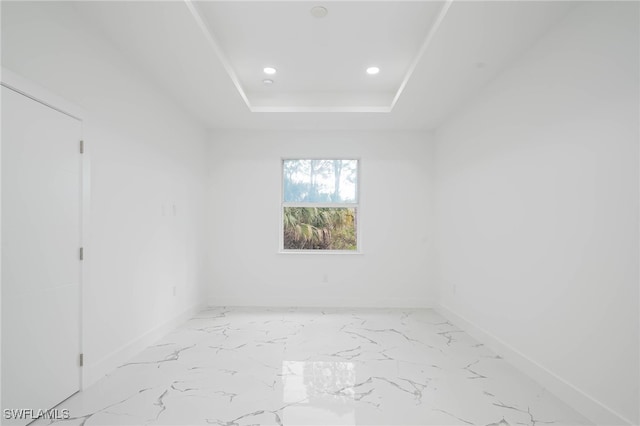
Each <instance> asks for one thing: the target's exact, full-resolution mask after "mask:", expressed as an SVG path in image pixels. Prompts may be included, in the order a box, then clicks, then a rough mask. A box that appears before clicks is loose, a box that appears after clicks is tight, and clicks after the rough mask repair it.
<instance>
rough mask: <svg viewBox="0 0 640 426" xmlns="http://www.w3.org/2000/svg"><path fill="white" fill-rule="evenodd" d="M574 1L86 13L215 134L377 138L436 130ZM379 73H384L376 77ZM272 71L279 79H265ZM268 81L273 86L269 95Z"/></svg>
mask: <svg viewBox="0 0 640 426" xmlns="http://www.w3.org/2000/svg"><path fill="white" fill-rule="evenodd" d="M575 4H576V3H575V2H560V1H549V2H542V1H531V2H529V1H504V2H500V1H464V2H463V1H457V0H456V1H453V2H441V1H408V2H403V1H325V2H318V1H305V0H299V1H279V2H274V1H264V0H263V1H255V2H248V1H237V0H236V1H209V2H206V1H205V2H189V1H188V0H187V1H185V2H183V1H146V2H137V1H131V2H129V1H119V2H107V1H104V2H103V1H98V2H78V3H77V4H76V7H77V9H78V10H79V11H80V12H81V13H82V14H84V15H85V16H86V17H87V19H89V20H90V22H92V25H93V26H95V27H96V28H97V29H98V31H101V32H102V33H103V34H104V35H105V36H106V37H107V38H109V39H110V40H111V41H112V42H113V43H114V44H115V45H116V47H117V48H118V49H119V50H121V51H122V52H123V54H124V55H125V56H126V57H128V58H129V60H130V61H131V62H132V63H133V64H134V65H135V66H137V67H138V68H139V69H141V71H142V72H143V73H144V74H145V75H146V76H148V78H149V79H151V80H152V81H153V82H155V84H156V85H157V86H158V87H159V88H160V89H161V90H163V91H165V92H166V93H167V94H168V96H170V97H171V98H172V99H173V100H174V101H175V102H176V103H177V104H179V105H180V106H181V107H182V108H183V109H184V110H185V111H187V112H188V113H190V114H191V115H193V116H194V117H196V118H197V119H198V120H200V121H201V122H202V123H203V124H204V125H205V126H207V127H208V128H251V129H263V128H267V129H309V128H310V129H368V130H377V129H432V128H435V127H436V126H437V125H438V124H439V123H441V122H442V120H444V119H445V118H446V117H447V115H448V114H450V113H451V112H452V111H453V110H455V109H456V108H457V107H459V106H460V105H461V104H463V103H464V102H465V101H466V100H468V99H469V98H470V97H471V96H473V94H475V93H477V92H478V90H479V89H480V88H481V87H482V86H484V85H486V84H487V83H488V82H489V81H490V80H491V79H492V78H493V77H495V76H496V75H497V74H498V73H499V72H500V71H501V70H503V69H504V68H505V67H506V66H508V65H509V64H510V63H511V62H513V61H514V60H515V59H517V57H518V55H520V54H522V53H523V52H524V51H526V49H527V48H528V47H530V46H531V45H532V44H533V43H534V42H535V41H536V40H537V39H538V38H539V37H541V36H542V35H543V34H544V33H545V32H546V31H547V30H548V29H549V28H550V27H551V26H552V25H553V24H554V23H555V22H557V21H558V20H559V19H560V18H561V17H562V16H563V15H564V14H566V13H567V12H568V10H569V9H570V8H571V7H573V6H575ZM317 5H322V6H324V7H326V8H327V9H328V14H327V16H326V17H325V18H315V17H313V16H312V15H311V14H310V9H311V8H312V7H314V6H317ZM370 65H376V66H379V67H380V70H381V71H380V74H378V75H376V76H369V75H367V74H366V73H365V69H366V67H368V66H370ZM265 66H273V67H275V68H277V69H278V72H277V73H276V75H275V76H273V77H268V76H265V75H264V74H263V72H262V69H263V67H265ZM264 78H272V79H273V80H274V81H275V83H274V84H273V85H271V86H269V87H266V86H265V85H264V84H263V83H262V80H263V79H264ZM371 111H375V112H371Z"/></svg>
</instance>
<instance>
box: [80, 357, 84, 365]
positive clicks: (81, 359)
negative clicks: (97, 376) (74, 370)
mask: <svg viewBox="0 0 640 426" xmlns="http://www.w3.org/2000/svg"><path fill="white" fill-rule="evenodd" d="M83 366H84V354H80V367H83Z"/></svg>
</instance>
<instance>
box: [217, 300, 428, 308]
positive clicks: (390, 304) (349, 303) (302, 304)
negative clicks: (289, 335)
mask: <svg viewBox="0 0 640 426" xmlns="http://www.w3.org/2000/svg"><path fill="white" fill-rule="evenodd" d="M208 305H209V306H238V307H265V308H290V307H297V308H365V309H366V308H389V309H431V308H433V307H435V306H436V303H435V301H434V300H433V299H429V298H413V299H406V298H391V299H332V298H323V299H318V298H316V299H314V300H313V301H311V302H310V301H309V300H299V299H284V298H281V297H278V298H277V299H272V300H271V299H260V300H259V301H253V300H250V299H247V298H240V297H216V298H215V299H211V300H209V304H208Z"/></svg>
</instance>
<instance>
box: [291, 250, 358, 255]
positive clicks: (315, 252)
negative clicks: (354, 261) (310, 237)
mask: <svg viewBox="0 0 640 426" xmlns="http://www.w3.org/2000/svg"><path fill="white" fill-rule="evenodd" d="M278 254H293V255H312V256H318V255H329V256H335V255H347V256H354V255H362V254H363V253H362V251H361V250H279V251H278Z"/></svg>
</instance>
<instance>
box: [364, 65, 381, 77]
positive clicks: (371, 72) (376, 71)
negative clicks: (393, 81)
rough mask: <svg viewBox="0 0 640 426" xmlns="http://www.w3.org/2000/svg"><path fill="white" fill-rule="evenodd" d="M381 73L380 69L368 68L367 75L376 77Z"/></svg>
mask: <svg viewBox="0 0 640 426" xmlns="http://www.w3.org/2000/svg"><path fill="white" fill-rule="evenodd" d="M379 72H380V68H378V67H369V68H367V74H369V75H376V74H378V73H379Z"/></svg>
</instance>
